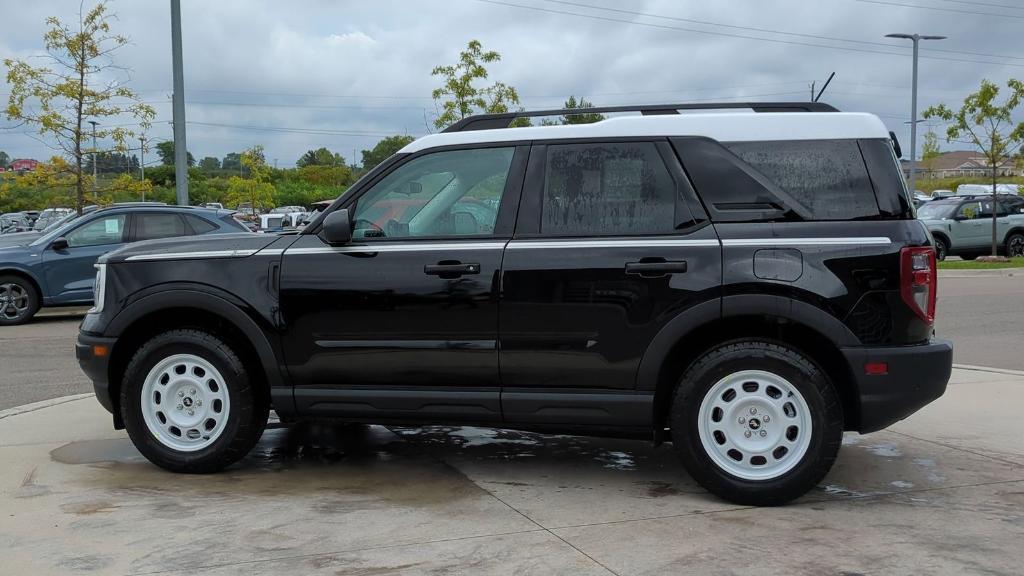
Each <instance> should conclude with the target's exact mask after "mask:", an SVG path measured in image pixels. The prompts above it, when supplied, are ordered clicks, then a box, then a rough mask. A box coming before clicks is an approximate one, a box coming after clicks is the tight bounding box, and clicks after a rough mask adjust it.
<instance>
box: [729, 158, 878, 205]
mask: <svg viewBox="0 0 1024 576" xmlns="http://www.w3.org/2000/svg"><path fill="white" fill-rule="evenodd" d="M725 146H726V147H727V148H728V149H729V150H731V151H732V152H733V154H736V155H737V156H739V157H740V158H741V159H742V160H743V161H744V162H746V163H747V164H749V165H750V166H752V167H754V168H755V169H756V170H757V171H758V172H760V173H761V174H763V175H764V176H765V177H767V178H768V179H769V180H770V181H771V182H772V183H773V184H775V185H776V186H778V187H779V188H780V189H782V190H783V191H785V192H786V193H788V194H789V195H790V196H792V198H793V199H794V200H796V201H797V202H798V203H799V204H800V205H801V206H802V207H803V208H805V209H806V210H807V212H809V213H810V216H811V217H810V219H813V220H848V219H852V218H865V217H870V216H877V215H878V203H877V202H876V201H875V193H874V189H873V188H872V187H871V180H870V178H869V177H868V171H867V168H866V167H865V166H864V158H863V157H862V156H861V152H860V148H859V147H858V145H857V142H856V140H814V141H787V142H734V143H729V144H726V145H725Z"/></svg>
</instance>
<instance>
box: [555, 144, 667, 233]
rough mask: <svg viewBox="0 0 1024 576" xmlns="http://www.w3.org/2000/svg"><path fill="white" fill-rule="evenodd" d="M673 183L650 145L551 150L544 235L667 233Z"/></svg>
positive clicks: (578, 145) (580, 145) (663, 164)
mask: <svg viewBox="0 0 1024 576" xmlns="http://www.w3.org/2000/svg"><path fill="white" fill-rule="evenodd" d="M675 197H676V192H675V184H674V182H673V181H672V178H671V176H670V175H669V172H668V169H667V168H666V167H665V163H664V162H663V161H662V159H661V156H660V155H659V154H658V150H657V147H656V146H655V145H654V143H652V142H619V143H595V144H566V145H552V146H548V147H547V159H546V163H545V178H544V204H543V207H542V209H541V210H542V212H541V214H542V216H541V229H540V232H541V234H544V235H550V236H607V235H630V234H669V233H672V232H673V231H674V226H675Z"/></svg>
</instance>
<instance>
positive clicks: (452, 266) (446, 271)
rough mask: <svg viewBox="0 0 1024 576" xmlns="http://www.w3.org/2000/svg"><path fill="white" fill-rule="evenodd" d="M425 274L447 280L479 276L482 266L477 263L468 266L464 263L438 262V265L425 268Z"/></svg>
mask: <svg viewBox="0 0 1024 576" xmlns="http://www.w3.org/2000/svg"><path fill="white" fill-rule="evenodd" d="M423 273H424V274H429V275H431V276H440V277H441V278H447V279H451V278H458V277H459V276H462V275H463V274H479V273H480V264H478V263H476V262H469V263H466V264H463V263H462V262H438V263H437V264H427V265H425V266H423Z"/></svg>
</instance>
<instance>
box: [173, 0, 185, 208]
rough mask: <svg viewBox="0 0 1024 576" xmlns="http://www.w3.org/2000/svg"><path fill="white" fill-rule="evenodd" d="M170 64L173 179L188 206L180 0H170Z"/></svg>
mask: <svg viewBox="0 0 1024 576" xmlns="http://www.w3.org/2000/svg"><path fill="white" fill-rule="evenodd" d="M171 65H172V67H173V68H174V95H173V103H172V106H171V107H172V110H173V114H174V181H175V184H176V186H175V188H176V189H177V192H178V205H179V206H188V148H187V147H186V146H185V79H184V78H183V74H182V68H183V63H182V56H181V0H171Z"/></svg>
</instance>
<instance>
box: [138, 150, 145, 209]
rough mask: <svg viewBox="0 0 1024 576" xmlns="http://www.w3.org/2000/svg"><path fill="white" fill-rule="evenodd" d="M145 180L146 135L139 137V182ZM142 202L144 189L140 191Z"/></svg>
mask: <svg viewBox="0 0 1024 576" xmlns="http://www.w3.org/2000/svg"><path fill="white" fill-rule="evenodd" d="M145 179H146V135H145V134H143V135H142V136H139V180H140V182H141V181H142V180H145ZM142 201H143V202H145V201H146V189H145V188H143V189H142Z"/></svg>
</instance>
